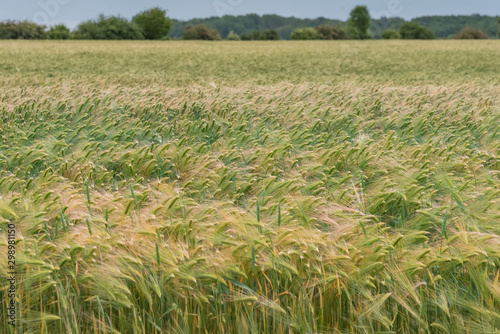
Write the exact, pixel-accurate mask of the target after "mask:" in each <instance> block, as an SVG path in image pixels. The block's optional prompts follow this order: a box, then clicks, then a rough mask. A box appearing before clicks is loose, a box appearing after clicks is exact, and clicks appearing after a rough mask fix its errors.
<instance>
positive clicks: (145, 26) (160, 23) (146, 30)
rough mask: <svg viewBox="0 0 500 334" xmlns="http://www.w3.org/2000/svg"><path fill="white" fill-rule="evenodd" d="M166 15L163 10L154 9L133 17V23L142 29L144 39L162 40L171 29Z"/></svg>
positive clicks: (170, 23) (170, 22)
mask: <svg viewBox="0 0 500 334" xmlns="http://www.w3.org/2000/svg"><path fill="white" fill-rule="evenodd" d="M166 14H167V13H166V11H164V10H163V9H161V8H158V7H155V8H151V9H148V10H145V11H143V12H140V13H139V14H137V15H136V16H134V19H133V22H135V23H136V24H137V25H138V26H139V27H140V28H141V29H142V33H143V35H144V37H145V38H146V39H163V38H165V37H167V36H168V33H169V32H170V29H171V28H172V21H171V20H170V19H169V18H168V17H167V15H166Z"/></svg>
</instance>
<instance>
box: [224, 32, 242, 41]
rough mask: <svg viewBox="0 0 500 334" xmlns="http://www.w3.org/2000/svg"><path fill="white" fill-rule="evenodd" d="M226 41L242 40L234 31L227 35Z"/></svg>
mask: <svg viewBox="0 0 500 334" xmlns="http://www.w3.org/2000/svg"><path fill="white" fill-rule="evenodd" d="M226 39H227V40H228V41H240V40H241V38H240V36H238V34H236V33H235V32H234V31H232V30H231V31H230V32H229V34H228V35H227V37H226Z"/></svg>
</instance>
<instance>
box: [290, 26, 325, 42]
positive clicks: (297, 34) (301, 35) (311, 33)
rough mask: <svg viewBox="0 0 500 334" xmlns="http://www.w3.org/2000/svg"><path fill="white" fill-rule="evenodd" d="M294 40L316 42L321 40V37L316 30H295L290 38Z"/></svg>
mask: <svg viewBox="0 0 500 334" xmlns="http://www.w3.org/2000/svg"><path fill="white" fill-rule="evenodd" d="M290 38H291V39H292V40H315V39H321V35H320V34H319V32H318V31H317V30H316V29H314V28H299V29H295V30H294V31H293V32H292V35H291V36H290Z"/></svg>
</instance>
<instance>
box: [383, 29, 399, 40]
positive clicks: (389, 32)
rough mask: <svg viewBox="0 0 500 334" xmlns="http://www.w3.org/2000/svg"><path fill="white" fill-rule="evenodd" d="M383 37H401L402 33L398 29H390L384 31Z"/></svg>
mask: <svg viewBox="0 0 500 334" xmlns="http://www.w3.org/2000/svg"><path fill="white" fill-rule="evenodd" d="M382 38H383V39H400V38H401V34H400V33H399V31H397V30H392V29H389V30H386V31H384V32H383V33H382Z"/></svg>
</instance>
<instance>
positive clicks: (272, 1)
mask: <svg viewBox="0 0 500 334" xmlns="http://www.w3.org/2000/svg"><path fill="white" fill-rule="evenodd" d="M358 4H364V5H367V6H368V9H369V10H370V12H371V14H372V16H373V17H375V18H378V17H381V16H400V17H403V18H405V19H411V18H414V17H417V16H421V15H451V14H455V15H456V14H474V13H478V14H486V15H493V16H496V15H500V0H474V1H472V0H182V1H181V0H176V1H174V0H141V1H136V0H85V1H82V0H0V20H5V19H13V20H22V19H29V20H33V21H36V22H39V23H44V24H48V25H52V24H56V23H66V24H68V25H70V26H71V27H75V26H76V25H77V24H78V23H79V22H81V21H84V20H88V19H92V18H95V17H96V16H97V15H98V14H100V13H103V14H106V15H121V16H123V17H127V18H131V17H132V16H133V15H134V14H136V13H137V12H139V11H141V10H144V9H147V8H150V7H154V6H159V7H162V8H164V9H166V10H167V11H168V15H169V16H170V17H171V18H175V19H182V20H186V19H190V18H195V17H196V18H203V17H210V16H221V15H225V14H228V15H240V14H248V13H257V14H279V15H284V16H295V17H300V18H315V17H318V16H324V17H328V18H334V19H341V20H345V19H346V18H347V17H348V15H349V11H350V10H351V9H352V8H353V7H354V6H355V5H358Z"/></svg>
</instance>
